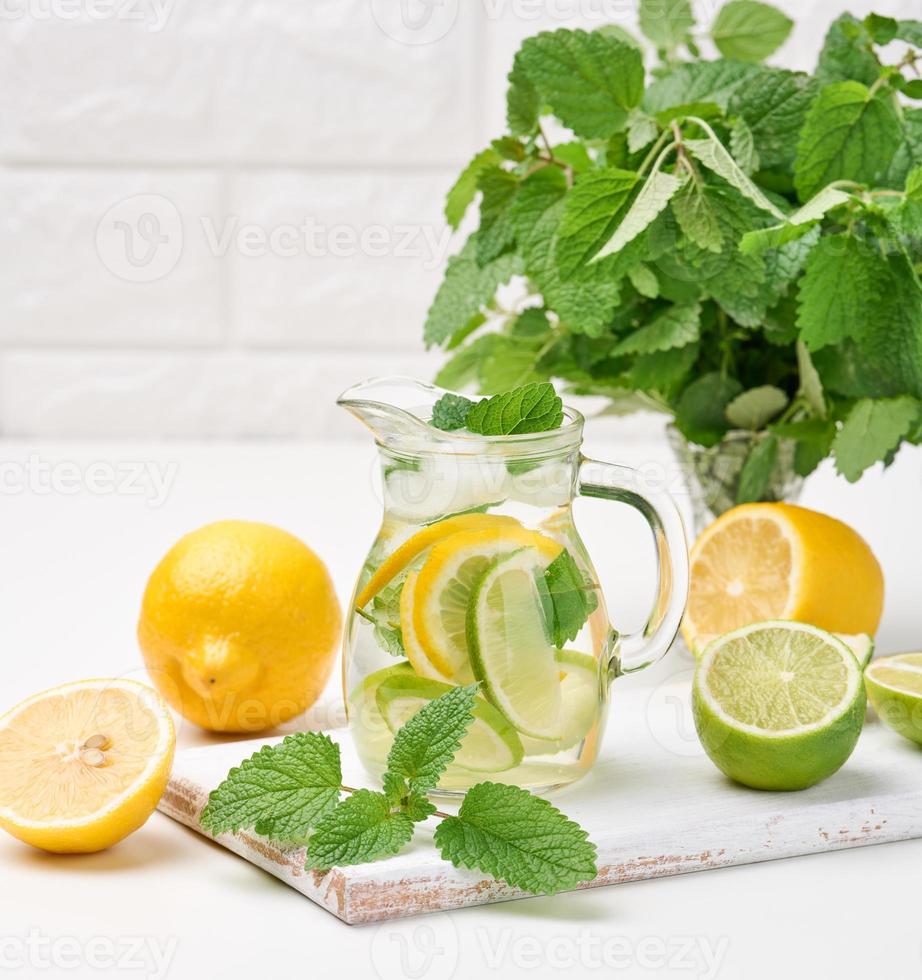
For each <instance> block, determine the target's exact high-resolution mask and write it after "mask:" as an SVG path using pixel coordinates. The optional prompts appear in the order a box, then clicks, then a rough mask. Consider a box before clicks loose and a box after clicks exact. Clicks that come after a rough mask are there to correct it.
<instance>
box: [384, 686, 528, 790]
mask: <svg viewBox="0 0 922 980" xmlns="http://www.w3.org/2000/svg"><path fill="white" fill-rule="evenodd" d="M451 688H452V685H450V684H442V683H441V682H440V681H433V680H427V679H426V678H423V677H415V676H414V675H412V674H409V675H408V674H403V675H400V676H393V677H391V678H389V679H388V680H386V681H384V682H383V683H382V684H381V685H379V687H378V693H377V703H378V710H379V711H380V712H381V715H382V717H383V718H384V720H385V721H386V722H387V725H388V728H389V729H390V730H391V731H392V732H396V731H397V730H398V729H399V728H400V726H401V725H403V723H404V722H406V721H409V719H410V718H412V717H413V715H415V714H416V712H417V711H419V710H420V708H422V707H423V706H424V705H426V704H428V703H429V702H430V701H432V700H434V699H435V698H438V697H441V696H442V695H443V694H447V693H448V692H449V691H450V690H451ZM521 761H522V742H521V740H520V739H519V736H518V734H517V733H516V731H515V729H514V728H513V727H512V725H510V724H509V722H508V721H507V720H506V719H505V718H504V717H503V716H502V714H501V713H500V712H499V711H497V710H496V708H494V707H493V705H492V704H488V703H487V702H486V701H484V700H483V698H477V699H476V701H475V702H474V720H473V722H472V723H471V727H470V728H469V729H468V730H467V734H466V735H465V736H464V739H463V741H462V742H461V748H460V749H459V750H458V752H457V754H456V755H455V759H454V764H455V765H459V766H463V767H464V768H465V769H470V770H472V771H474V772H503V771H504V770H506V769H511V768H512V767H513V766H515V765H518V764H519V762H521Z"/></svg>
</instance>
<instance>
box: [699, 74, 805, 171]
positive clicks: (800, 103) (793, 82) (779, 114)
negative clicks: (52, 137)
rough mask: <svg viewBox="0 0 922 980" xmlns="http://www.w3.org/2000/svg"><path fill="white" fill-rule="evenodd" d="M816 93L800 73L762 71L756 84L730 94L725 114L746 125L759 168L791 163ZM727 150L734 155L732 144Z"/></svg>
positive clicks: (735, 153)
mask: <svg viewBox="0 0 922 980" xmlns="http://www.w3.org/2000/svg"><path fill="white" fill-rule="evenodd" d="M818 91H819V86H818V84H817V83H816V82H815V81H814V80H813V79H812V78H810V77H809V76H808V75H804V74H803V73H801V72H793V71H785V70H784V69H781V68H763V69H761V71H760V73H759V75H758V80H757V81H755V82H754V83H753V84H749V85H741V86H740V87H739V88H737V89H736V90H735V91H734V92H733V95H732V97H731V99H730V104H729V111H730V112H731V113H733V114H734V115H736V116H738V117H739V118H740V119H742V120H743V122H745V124H746V125H747V126H748V128H749V131H750V133H751V135H752V145H753V151H754V152H755V154H756V156H757V158H758V161H759V165H760V166H762V167H783V168H785V169H787V168H788V167H789V166H790V165H791V164H792V163H793V161H794V154H795V151H796V148H797V140H798V137H799V136H800V131H801V129H803V125H804V120H805V119H806V117H807V112H808V111H809V109H810V105H811V103H812V102H813V100H814V99H815V98H816V94H817V92H818ZM694 115H699V113H694ZM730 148H731V149H732V150H733V155H734V156H736V155H737V148H736V147H735V146H734V145H733V143H732V142H731V147H730ZM741 162H742V161H741ZM743 169H744V170H746V172H747V173H749V172H751V171H749V170H748V169H747V168H746V167H743ZM756 169H757V168H756Z"/></svg>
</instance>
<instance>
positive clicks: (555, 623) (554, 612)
mask: <svg viewBox="0 0 922 980" xmlns="http://www.w3.org/2000/svg"><path fill="white" fill-rule="evenodd" d="M544 583H545V585H546V586H547V596H548V600H549V602H548V612H549V616H548V626H549V628H550V633H551V638H552V642H553V644H554V646H555V647H562V646H563V645H564V644H565V643H566V642H567V641H568V640H575V639H576V637H577V635H578V634H579V631H580V630H581V629H582V628H583V625H584V624H585V622H586V620H587V619H588V618H589V616H590V614H591V613H593V612H594V611H595V609H596V607H597V606H598V604H599V600H598V598H597V597H596V594H595V590H594V588H593V586H592V583H591V582H589V581H587V579H586V576H585V575H584V574H583V573H582V572H581V571H580V568H579V565H577V564H576V561H575V559H574V558H573V556H572V555H571V554H570V552H569V551H567V549H566V548H564V550H563V551H561V552H560V554H559V555H558V556H557V557H556V558H555V559H554V560H553V561H552V562H551V563H550V565H548V567H547V568H546V569H545V572H544Z"/></svg>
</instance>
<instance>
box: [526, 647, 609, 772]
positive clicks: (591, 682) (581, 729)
mask: <svg viewBox="0 0 922 980" xmlns="http://www.w3.org/2000/svg"><path fill="white" fill-rule="evenodd" d="M555 659H556V660H557V668H558V671H559V674H560V675H561V679H560V698H561V701H562V708H561V711H562V714H563V731H562V734H561V736H560V738H558V739H544V738H529V737H528V736H527V735H525V736H523V737H522V745H523V746H524V748H525V754H526V755H553V753H555V752H561V751H562V750H563V749H569V748H572V747H573V746H574V745H576V744H578V743H579V742H581V741H582V740H583V739H584V738H585V737H586V735H587V734H588V733H589V730H590V729H591V728H592V726H593V724H594V722H595V720H596V718H597V716H598V714H599V711H600V705H601V703H602V702H601V700H600V695H599V662H598V660H596V659H595V657H590V656H589V654H588V653H580V652H579V651H578V650H559V651H558V652H557V656H556V658H555Z"/></svg>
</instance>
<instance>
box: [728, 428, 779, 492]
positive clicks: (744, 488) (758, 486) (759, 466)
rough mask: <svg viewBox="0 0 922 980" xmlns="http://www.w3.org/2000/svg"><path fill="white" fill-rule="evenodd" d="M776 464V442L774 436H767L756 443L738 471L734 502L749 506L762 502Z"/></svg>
mask: <svg viewBox="0 0 922 980" xmlns="http://www.w3.org/2000/svg"><path fill="white" fill-rule="evenodd" d="M777 463H778V440H777V439H776V438H775V436H774V435H767V436H765V437H764V438H762V439H760V440H759V442H757V443H756V445H755V446H754V447H753V449H752V450H751V452H750V453H749V456H748V457H747V458H746V462H745V463H744V464H743V468H742V470H740V479H739V483H738V485H737V488H736V502H737V503H738V504H749V503H755V502H756V501H759V500H764V499H765V495H766V492H767V490H768V488H769V486H770V485H771V479H772V474H773V473H774V471H775V466H776V465H777Z"/></svg>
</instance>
